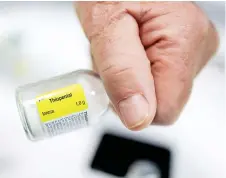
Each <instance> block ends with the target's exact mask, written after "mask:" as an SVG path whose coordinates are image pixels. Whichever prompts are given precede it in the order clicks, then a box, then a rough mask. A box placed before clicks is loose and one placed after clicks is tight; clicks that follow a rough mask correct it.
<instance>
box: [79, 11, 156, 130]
mask: <svg viewBox="0 0 226 178" xmlns="http://www.w3.org/2000/svg"><path fill="white" fill-rule="evenodd" d="M104 9H105V8H104V7H101V8H96V9H95V12H97V11H98V10H100V11H101V12H99V14H104V13H103V11H104ZM109 9H110V7H108V10H107V11H108V12H106V11H105V15H106V14H108V13H109V11H111V10H109ZM105 10H106V9H105ZM84 19H89V17H86V18H84ZM106 19H107V20H106ZM87 21H88V20H87ZM90 23H92V25H87V26H86V25H85V24H84V23H83V24H84V27H85V31H86V34H87V36H88V37H89V39H90V41H91V49H92V54H93V57H94V61H95V64H96V66H97V70H98V72H99V74H100V76H101V78H102V80H103V83H104V85H105V88H106V91H107V93H108V95H109V97H110V99H111V101H112V103H113V105H114V107H115V109H116V111H117V113H118V114H119V116H120V118H121V120H122V122H123V123H124V124H125V125H126V126H127V127H128V128H129V129H132V130H140V129H142V128H144V127H147V126H148V125H150V123H151V121H152V120H153V118H154V115H155V112H156V97H155V89H154V82H153V77H152V74H151V70H150V63H149V60H148V58H147V56H146V52H145V50H144V48H143V46H142V43H141V41H140V38H139V29H138V25H137V23H136V21H135V20H134V19H133V18H132V17H131V16H130V15H128V14H127V13H126V12H119V13H114V14H111V13H110V15H109V16H108V17H106V16H105V17H102V16H98V17H97V16H96V18H95V19H93V15H92V17H91V18H90V19H89V24H90ZM94 24H95V25H94ZM88 27H89V28H88ZM87 28H88V29H87ZM94 32H96V33H94ZM90 34H91V35H90Z"/></svg>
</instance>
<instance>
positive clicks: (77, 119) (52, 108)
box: [36, 84, 88, 136]
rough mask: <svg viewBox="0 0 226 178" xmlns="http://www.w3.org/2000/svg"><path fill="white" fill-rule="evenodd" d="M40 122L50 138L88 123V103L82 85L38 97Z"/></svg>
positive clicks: (71, 86)
mask: <svg viewBox="0 0 226 178" xmlns="http://www.w3.org/2000/svg"><path fill="white" fill-rule="evenodd" d="M36 105H37V110H38V114H39V116H40V121H41V123H42V124H43V127H44V129H45V130H46V131H47V133H48V134H49V135H50V136H54V135H57V134H60V133H64V132H68V131H70V130H73V129H75V128H78V127H83V126H86V125H87V123H88V112H87V110H88V103H87V100H86V97H85V93H84V89H83V87H82V86H81V85H80V84H74V85H70V86H67V87H64V88H60V89H57V90H53V91H51V92H48V93H44V94H42V95H40V96H38V97H36Z"/></svg>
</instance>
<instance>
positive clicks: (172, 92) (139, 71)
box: [76, 2, 218, 130]
mask: <svg viewBox="0 0 226 178" xmlns="http://www.w3.org/2000/svg"><path fill="white" fill-rule="evenodd" d="M76 9H77V13H78V17H79V19H80V21H81V24H82V26H83V28H84V31H85V34H86V36H87V37H88V39H89V40H90V43H91V51H92V55H93V59H94V63H95V65H96V67H97V71H98V73H99V75H100V77H101V79H102V80H103V83H104V86H105V88H106V91H107V93H108V95H109V97H110V99H111V101H112V104H113V106H114V108H115V110H116V112H117V113H118V115H119V116H120V118H121V120H122V122H123V123H124V124H125V126H126V127H128V128H129V129H131V130H140V129H143V128H145V127H147V126H148V125H150V124H151V123H155V124H162V125H167V124H172V123H174V122H175V121H176V119H177V118H178V116H179V114H180V112H181V110H182V109H183V107H184V105H185V103H186V102H187V100H188V98H189V95H190V93H191V88H192V82H193V79H194V77H195V76H196V75H197V74H198V72H199V71H200V70H201V69H202V68H203V67H204V65H205V64H206V63H207V62H208V60H209V59H210V58H211V57H212V55H213V54H214V53H215V51H216V49H217V46H218V36H217V33H216V31H215V29H214V27H213V25H212V24H211V22H210V21H209V20H208V18H207V17H206V16H205V14H204V13H203V12H202V11H201V10H200V9H199V7H198V6H196V5H195V3H192V2H78V3H77V4H76Z"/></svg>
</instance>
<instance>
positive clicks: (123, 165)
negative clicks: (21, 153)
mask: <svg viewBox="0 0 226 178" xmlns="http://www.w3.org/2000/svg"><path fill="white" fill-rule="evenodd" d="M170 155H171V154H170V151H169V150H168V149H166V148H163V147H158V146H156V145H151V144H147V143H142V142H139V141H135V140H131V139H127V138H123V137H119V136H116V135H113V134H109V133H106V134H105V135H104V136H103V138H102V140H101V142H100V145H99V147H98V149H97V152H96V154H95V156H94V159H93V161H92V163H91V168H92V169H96V170H99V171H103V172H106V173H109V174H112V175H115V176H118V177H124V176H125V175H126V173H127V171H128V168H129V166H130V165H131V164H133V163H134V162H135V161H138V160H150V161H151V162H154V163H156V165H157V166H158V169H159V170H160V173H161V178H169V174H170Z"/></svg>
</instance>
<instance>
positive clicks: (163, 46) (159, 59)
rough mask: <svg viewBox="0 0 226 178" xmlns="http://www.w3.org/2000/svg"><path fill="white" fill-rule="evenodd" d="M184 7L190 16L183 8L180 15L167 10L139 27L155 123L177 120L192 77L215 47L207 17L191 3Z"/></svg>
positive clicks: (215, 42)
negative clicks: (148, 63)
mask: <svg viewBox="0 0 226 178" xmlns="http://www.w3.org/2000/svg"><path fill="white" fill-rule="evenodd" d="M186 8H187V10H188V11H191V12H192V15H191V16H187V14H186V11H185V12H184V11H180V12H179V13H180V16H178V15H177V14H176V13H174V12H173V13H168V14H167V16H159V17H158V18H155V19H152V20H151V21H148V23H145V24H144V25H143V26H142V27H141V34H142V35H141V39H142V42H143V44H144V46H145V48H146V52H147V55H148V58H149V59H150V61H151V68H152V74H153V76H154V81H155V89H156V96H157V103H158V109H157V112H156V116H155V118H154V121H153V123H155V124H166V125H168V124H172V123H174V122H175V121H176V120H177V118H178V117H179V114H180V113H181V111H182V109H183V107H184V106H185V104H186V102H187V101H188V98H189V96H190V94H191V89H192V82H193V79H194V77H195V76H196V75H197V73H198V72H199V71H200V70H201V68H203V66H204V65H205V64H206V63H207V61H208V60H209V59H210V58H211V56H212V55H213V53H214V52H215V51H216V48H217V41H218V40H217V34H216V32H215V30H214V28H213V26H212V25H210V22H209V20H208V19H207V18H206V17H205V15H204V14H202V12H200V10H199V9H197V7H195V6H193V5H192V4H188V5H187V7H186ZM147 15H148V14H147ZM179 17H183V18H179ZM195 17H196V18H195ZM169 19H170V21H169ZM159 21H161V24H160V23H159ZM194 27H195V28H194ZM150 29H151V30H150ZM144 31H145V33H144ZM142 32H143V33H142Z"/></svg>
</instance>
